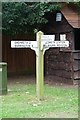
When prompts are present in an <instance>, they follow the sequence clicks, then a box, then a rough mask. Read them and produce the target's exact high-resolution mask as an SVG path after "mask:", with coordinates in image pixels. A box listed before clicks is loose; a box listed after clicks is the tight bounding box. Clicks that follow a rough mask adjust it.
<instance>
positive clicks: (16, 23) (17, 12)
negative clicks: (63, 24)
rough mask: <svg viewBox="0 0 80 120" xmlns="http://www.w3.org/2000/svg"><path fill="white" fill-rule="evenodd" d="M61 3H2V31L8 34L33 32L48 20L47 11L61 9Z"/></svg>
mask: <svg viewBox="0 0 80 120" xmlns="http://www.w3.org/2000/svg"><path fill="white" fill-rule="evenodd" d="M60 8H61V5H59V4H55V3H54V4H52V3H39V2H37V3H29V2H27V3H25V2H3V3H2V31H3V33H6V34H12V35H14V34H19V33H24V34H26V33H32V32H33V31H34V29H40V26H41V25H42V24H45V23H47V22H48V20H47V19H46V18H45V14H46V13H47V12H52V11H54V10H60Z"/></svg>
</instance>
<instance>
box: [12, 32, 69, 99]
mask: <svg viewBox="0 0 80 120" xmlns="http://www.w3.org/2000/svg"><path fill="white" fill-rule="evenodd" d="M63 38H64V37H63ZM36 40H37V41H11V48H31V49H32V50H34V51H35V53H36V94H37V98H38V99H39V100H42V99H43V93H44V53H45V51H46V50H47V49H49V48H50V47H69V41H67V40H65V41H64V40H61V41H55V35H43V32H41V31H39V32H38V33H37V34H36Z"/></svg>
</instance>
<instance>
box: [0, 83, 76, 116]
mask: <svg viewBox="0 0 80 120" xmlns="http://www.w3.org/2000/svg"><path fill="white" fill-rule="evenodd" d="M35 88H36V86H35V84H19V83H16V84H9V85H8V94H7V95H4V96H2V118H77V117H78V89H77V87H63V86H62V87H60V86H56V87H55V86H50V85H45V89H44V100H42V101H38V100H37V98H36V93H35V91H36V90H35ZM0 99H1V97H0ZM0 115H1V112H0Z"/></svg>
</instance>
